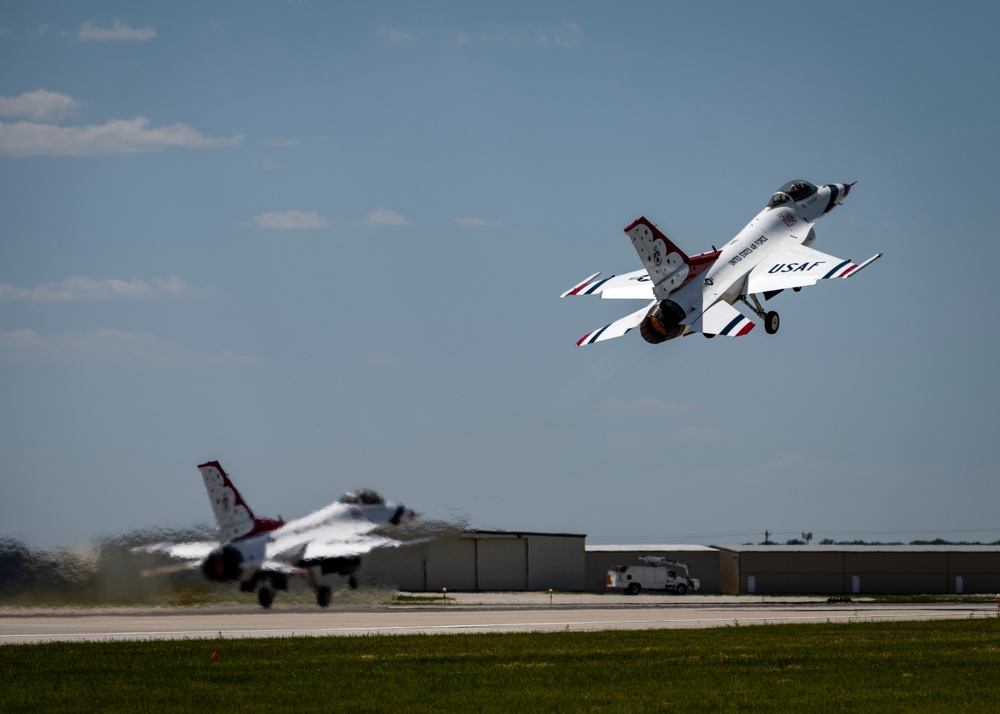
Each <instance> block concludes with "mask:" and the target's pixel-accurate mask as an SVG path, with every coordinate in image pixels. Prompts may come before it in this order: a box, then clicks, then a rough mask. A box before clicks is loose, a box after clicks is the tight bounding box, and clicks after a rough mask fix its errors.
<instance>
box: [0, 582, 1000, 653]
mask: <svg viewBox="0 0 1000 714" xmlns="http://www.w3.org/2000/svg"><path fill="white" fill-rule="evenodd" d="M426 597H427V596H426V595H424V594H420V596H419V600H418V601H417V602H416V603H414V604H386V603H380V604H379V603H377V604H365V605H356V604H348V605H338V604H336V602H335V604H334V605H332V606H331V607H330V608H328V609H321V608H319V607H317V606H315V605H312V606H306V605H303V604H296V603H290V602H286V603H282V601H281V600H280V599H278V600H276V601H275V604H274V607H273V608H272V609H271V610H266V611H265V610H262V609H261V608H260V607H258V606H257V605H256V604H251V603H249V602H248V603H247V604H246V605H229V606H212V607H190V608H87V609H42V608H0V645H2V644H14V643H39V642H55V641H112V640H167V639H214V638H220V637H221V638H243V637H291V636H314V637H324V636H344V635H400V634H446V633H474V632H557V631H596V630H640V629H674V628H707V627H726V626H736V625H739V626H744V625H760V624H768V623H807V622H870V621H884V620H938V619H971V618H987V617H997V616H998V607H997V605H996V604H995V603H992V602H982V603H928V604H883V603H878V602H872V601H865V600H854V601H852V602H841V603H837V602H833V603H831V602H828V601H827V600H825V599H821V598H807V597H766V596H765V597H760V596H741V597H735V596H692V595H686V596H683V597H677V596H655V595H639V596H636V597H628V596H617V595H565V594H552V595H549V594H545V593H456V594H451V593H449V594H448V599H447V601H443V600H442V601H441V602H436V601H434V600H432V601H430V602H427V601H425V598H426Z"/></svg>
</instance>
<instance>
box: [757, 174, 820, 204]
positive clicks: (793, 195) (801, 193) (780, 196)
mask: <svg viewBox="0 0 1000 714" xmlns="http://www.w3.org/2000/svg"><path fill="white" fill-rule="evenodd" d="M817 191H819V189H818V188H816V187H815V186H813V185H812V184H811V183H809V182H808V181H803V180H801V179H796V180H795V181H789V182H788V183H786V184H785V185H784V186H782V187H781V188H779V189H778V190H777V192H776V193H775V194H774V195H773V196H771V200H770V201H768V203H767V207H768V208H774V207H775V206H780V205H782V204H783V203H792V202H795V201H803V200H805V199H807V198H809V197H810V196H812V195H813V194H814V193H816V192H817Z"/></svg>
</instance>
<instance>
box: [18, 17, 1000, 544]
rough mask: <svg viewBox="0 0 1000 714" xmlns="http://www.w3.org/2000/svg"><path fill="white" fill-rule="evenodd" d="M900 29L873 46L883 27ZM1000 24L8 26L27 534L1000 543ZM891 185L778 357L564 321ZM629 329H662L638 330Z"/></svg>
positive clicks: (801, 310) (480, 20) (850, 213)
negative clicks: (610, 282) (427, 525)
mask: <svg viewBox="0 0 1000 714" xmlns="http://www.w3.org/2000/svg"><path fill="white" fill-rule="evenodd" d="M873 5H874V6H873ZM998 30H1000V8H998V6H997V5H996V4H995V3H987V2H981V3H980V2H968V3H961V4H959V5H957V6H952V7H948V8H945V7H944V6H941V5H940V4H937V3H909V4H906V5H902V4H894V3H879V4H872V3H862V2H842V3H837V4H836V5H830V4H823V3H815V4H811V5H810V4H805V5H803V4H801V3H800V4H795V5H790V4H789V3H773V4H752V5H748V4H745V3H701V4H698V3H652V2H651V3H613V4H612V3H568V2H566V3H559V2H553V3H541V4H539V3H504V4H502V5H501V4H485V3H457V2H456V3H447V2H419V3H417V2H414V3H400V2H388V3H378V2H374V3H350V4H349V3H319V2H312V3H310V2H271V3H266V4H265V3H254V4H246V3H229V2H219V3H187V2H182V3H168V4H159V3H141V4H137V3H130V2H88V3H78V2H51V3H29V2H21V1H16V2H10V1H6V2H2V3H0V195H2V197H3V198H2V202H0V205H2V207H3V210H2V211H0V395H2V407H0V524H2V526H0V533H3V534H7V535H13V536H18V537H21V538H24V539H25V540H27V541H29V542H31V543H34V544H38V545H40V546H45V547H49V546H54V545H70V544H77V543H84V542H87V541H88V540H89V539H91V538H93V537H95V536H98V535H102V534H110V533H118V532H121V531H124V530H128V529H131V528H138V527H146V526H151V525H175V526H176V525H186V524H189V523H194V522H205V521H208V520H209V519H210V517H211V514H210V510H209V508H208V505H207V503H206V500H205V495H204V490H203V487H202V484H201V481H200V477H199V475H198V472H197V470H196V468H195V466H196V465H197V464H198V463H201V462H203V461H207V460H211V459H219V460H220V461H221V462H222V463H223V465H224V466H226V467H227V469H228V470H229V471H230V472H231V474H232V475H233V477H234V478H235V479H236V480H237V484H238V486H239V487H240V488H241V490H242V491H243V495H244V496H245V497H246V499H247V501H248V502H249V503H250V504H251V505H252V506H253V507H254V508H255V510H257V511H258V512H259V513H260V514H262V515H276V514H281V515H283V516H285V517H291V516H295V515H300V514H304V513H306V512H308V511H310V510H312V509H314V508H316V507H319V506H320V505H324V504H326V503H328V502H329V501H332V500H334V499H335V498H337V497H338V496H339V495H340V494H341V493H342V492H343V491H345V490H348V489H350V488H354V487H357V486H360V485H366V486H370V487H374V488H377V489H379V490H380V491H381V492H383V494H384V495H385V496H387V497H389V498H392V499H395V500H400V501H403V502H404V503H406V504H407V505H409V506H411V507H413V508H416V509H417V510H419V511H421V512H422V513H424V514H425V515H426V516H428V517H434V518H448V519H454V518H462V519H465V520H468V521H469V522H470V523H471V524H472V525H474V526H477V527H482V528H503V529H509V530H535V531H558V532H573V533H586V534H588V536H589V539H590V542H593V543H629V542H632V543H635V542H650V541H653V542H674V543H741V542H749V541H759V540H762V539H763V534H764V531H765V530H769V531H770V532H771V533H773V534H775V536H774V537H775V538H776V539H778V540H780V541H784V540H786V539H788V538H792V537H796V536H798V535H799V534H800V533H801V532H803V531H810V532H813V533H814V534H815V537H816V538H817V539H819V538H824V537H831V538H835V539H853V538H866V539H868V540H902V541H907V540H911V539H915V538H934V537H938V536H940V537H945V538H950V539H952V540H960V539H970V540H983V541H992V540H997V539H1000V518H998V517H997V515H996V511H997V505H996V504H997V503H998V501H1000V483H998V478H997V476H998V469H997V461H996V458H995V456H994V454H995V444H996V440H997V438H998V432H997V423H998V422H997V417H996V412H995V405H996V404H997V403H998V401H1000V393H998V391H1000V390H998V377H997V369H996V359H997V358H996V355H997V352H998V328H997V320H996V318H995V313H996V310H997V306H996V304H997V301H996V288H995V286H996V275H995V269H994V266H996V265H997V263H998V259H1000V250H998V248H997V240H996V229H995V225H994V223H995V222H994V220H993V208H994V206H995V204H996V201H995V198H994V197H993V191H994V190H995V186H996V182H995V178H994V174H995V167H996V166H997V165H998V163H1000V150H998V149H1000V139H998V138H997V133H996V116H997V111H998V96H997V92H996V87H997V86H1000V76H998V75H1000V48H998V46H997V43H996V41H995V38H996V35H997V32H998ZM792 178H804V179H807V180H810V181H813V182H815V183H831V182H843V181H858V184H857V186H856V187H855V189H854V190H853V191H852V193H851V196H850V198H849V199H848V200H847V201H846V202H845V204H844V205H843V207H841V208H839V209H838V210H837V211H836V212H834V213H833V214H831V215H830V216H828V217H827V218H825V219H824V220H823V221H822V222H821V223H820V224H819V226H818V227H817V234H818V240H817V243H816V247H817V248H818V249H820V250H823V251H826V252H830V253H832V254H834V255H837V256H840V257H843V258H851V259H854V260H862V259H864V258H867V257H868V256H870V255H872V254H874V253H876V252H879V251H884V252H885V258H883V259H882V260H881V261H879V262H878V263H877V264H875V265H874V266H872V267H871V268H869V269H867V270H866V271H865V272H864V273H862V274H861V275H859V276H858V277H857V279H854V280H850V281H835V282H831V283H829V284H821V285H818V286H816V287H814V288H810V289H806V290H803V291H802V292H801V293H798V294H794V295H793V294H787V295H782V296H780V297H779V298H777V299H776V300H775V302H774V303H773V304H774V306H775V309H777V310H779V312H780V313H781V315H782V327H781V331H780V332H779V333H778V334H777V335H775V336H773V337H772V336H768V335H766V334H764V331H763V330H762V329H758V330H754V331H753V332H752V333H750V334H749V335H748V336H746V337H743V338H739V339H733V340H726V339H715V340H705V339H702V338H701V337H698V336H693V337H689V338H684V339H681V340H675V341H672V342H668V343H665V344H664V345H661V346H659V347H653V346H651V345H647V344H646V343H645V342H643V341H642V339H641V338H640V336H639V335H638V334H629V335H626V336H625V337H624V338H622V339H619V340H614V341H611V342H607V343H602V344H598V345H593V346H589V347H586V348H577V347H576V346H575V341H576V340H577V339H578V338H579V337H580V336H581V335H583V334H585V333H587V332H589V331H590V330H592V329H594V328H596V327H600V326H601V325H603V324H605V323H607V322H609V321H610V320H612V319H614V318H616V317H618V316H621V315H624V314H625V313H626V312H629V311H631V310H632V309H634V307H638V305H636V304H634V303H631V302H621V301H610V300H608V301H600V300H588V299H582V298H580V299H566V300H559V299H558V295H559V294H560V293H561V292H563V291H564V290H566V289H567V288H569V287H570V286H572V285H573V284H575V283H576V282H578V281H580V280H582V279H583V278H585V277H586V276H588V275H590V274H591V273H593V272H595V271H597V270H602V271H604V272H605V274H611V273H615V272H626V271H629V270H635V269H637V268H639V267H640V265H641V264H640V263H639V261H638V258H637V257H636V255H635V253H634V251H633V249H632V246H631V244H630V242H629V241H628V239H627V237H626V236H625V235H624V233H623V231H622V229H623V228H624V227H625V226H626V225H627V224H629V223H630V222H631V221H632V220H634V219H635V218H637V217H638V216H640V215H645V216H647V217H648V218H650V220H652V221H654V222H655V223H657V224H658V225H659V227H660V228H661V229H663V230H664V231H665V232H666V233H667V234H668V235H669V236H670V237H671V238H672V239H673V240H674V241H675V242H677V243H678V244H679V245H680V246H681V247H682V248H684V249H686V250H687V251H688V252H690V253H695V252H700V251H702V250H706V249H709V248H710V246H711V245H713V244H714V245H720V244H721V243H724V242H725V241H727V240H728V239H729V238H730V237H732V236H733V235H734V234H735V233H736V232H737V231H739V230H740V228H742V227H743V225H745V223H746V222H747V221H749V220H750V218H752V217H753V215H755V214H756V213H757V212H758V211H759V210H760V209H761V208H762V207H763V205H764V204H765V203H766V201H767V200H768V198H769V197H770V195H771V193H772V192H773V191H774V190H775V189H776V188H777V187H778V186H779V185H781V184H782V183H784V182H785V181H788V180H789V179H792ZM633 305H634V307H633Z"/></svg>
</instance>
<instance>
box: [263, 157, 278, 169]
mask: <svg viewBox="0 0 1000 714" xmlns="http://www.w3.org/2000/svg"><path fill="white" fill-rule="evenodd" d="M260 167H261V168H262V169H264V170H265V171H277V170H278V169H280V168H281V164H279V163H278V162H277V161H274V160H273V159H264V160H263V161H261V162H260Z"/></svg>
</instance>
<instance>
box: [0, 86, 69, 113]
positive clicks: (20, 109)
mask: <svg viewBox="0 0 1000 714" xmlns="http://www.w3.org/2000/svg"><path fill="white" fill-rule="evenodd" d="M82 106H83V105H82V104H80V102H78V101H76V100H75V99H73V97H68V96H66V95H65V94H60V93H59V92H50V91H48V90H45V89H36V90H35V91H34V92H25V93H24V94H21V95H18V96H16V97H0V115H3V116H7V117H16V118H19V119H30V120H31V121H60V120H62V119H65V118H66V117H68V116H71V115H73V114H76V113H77V112H79V111H80V108H81V107H82Z"/></svg>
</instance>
